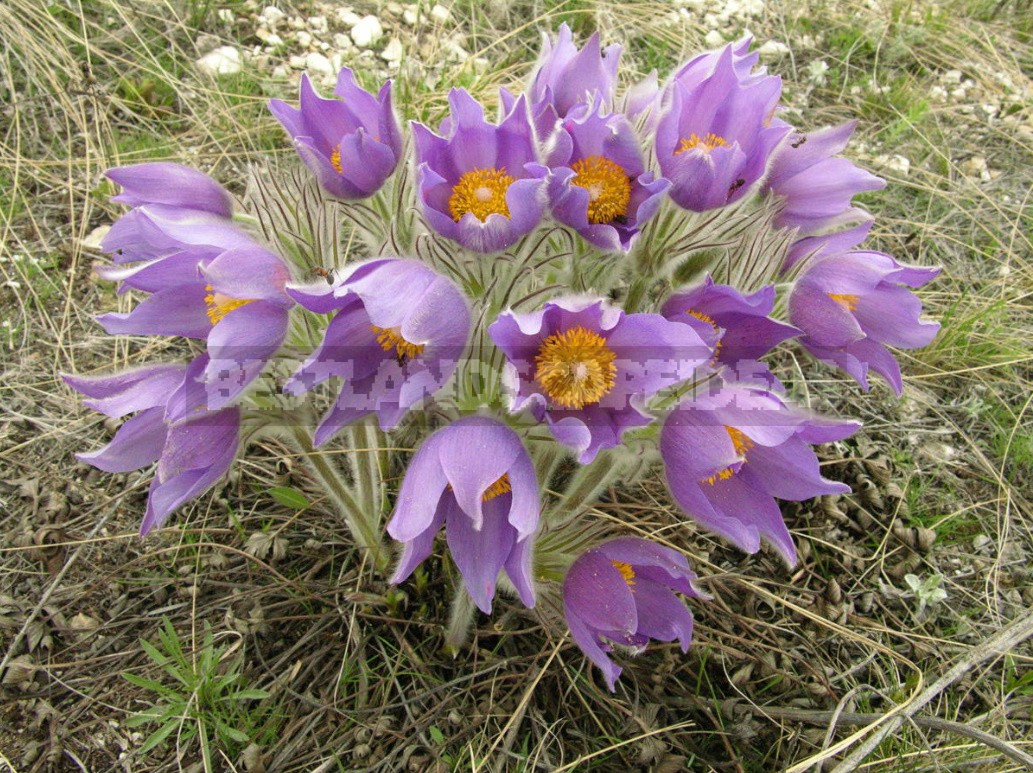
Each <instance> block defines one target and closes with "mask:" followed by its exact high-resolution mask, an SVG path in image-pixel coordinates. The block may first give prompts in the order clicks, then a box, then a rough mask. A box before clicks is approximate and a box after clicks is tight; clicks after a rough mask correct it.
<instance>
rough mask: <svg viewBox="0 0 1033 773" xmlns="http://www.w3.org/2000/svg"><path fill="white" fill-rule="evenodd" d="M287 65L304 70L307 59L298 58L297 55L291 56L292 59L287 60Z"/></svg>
mask: <svg viewBox="0 0 1033 773" xmlns="http://www.w3.org/2000/svg"><path fill="white" fill-rule="evenodd" d="M287 64H289V65H290V66H291V67H292V68H293V69H295V70H304V69H305V57H303V56H298V55H297V54H295V55H293V56H291V58H290V59H288V60H287Z"/></svg>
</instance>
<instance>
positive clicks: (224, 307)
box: [204, 285, 254, 325]
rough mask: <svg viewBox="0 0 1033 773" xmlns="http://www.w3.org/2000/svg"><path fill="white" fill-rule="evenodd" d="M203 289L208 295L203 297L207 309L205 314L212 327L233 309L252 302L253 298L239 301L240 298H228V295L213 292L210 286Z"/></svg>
mask: <svg viewBox="0 0 1033 773" xmlns="http://www.w3.org/2000/svg"><path fill="white" fill-rule="evenodd" d="M204 289H205V292H206V293H208V294H207V295H206V296H205V297H204V305H205V306H207V307H208V308H207V309H206V311H205V313H206V314H207V315H208V321H209V322H211V323H212V324H213V325H217V324H218V323H219V322H220V321H221V320H222V318H223V317H225V316H226V315H227V314H229V313H230V312H231V311H233V310H234V309H239V308H240V307H241V306H246V305H247V304H249V303H251V302H252V301H253V300H254V299H253V298H251V299H244V300H241V299H240V298H230V297H229V296H228V295H223V294H222V293H217V292H215V291H214V290H213V289H212V286H211V285H205V286H204Z"/></svg>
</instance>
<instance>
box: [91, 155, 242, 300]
mask: <svg viewBox="0 0 1033 773" xmlns="http://www.w3.org/2000/svg"><path fill="white" fill-rule="evenodd" d="M105 175H106V176H107V177H108V178H109V179H111V180H112V181H113V182H116V183H118V184H119V185H121V186H122V188H123V190H122V193H120V194H119V195H117V196H113V197H112V199H111V200H112V201H117V202H121V203H123V204H128V205H130V206H131V207H133V209H132V210H131V211H130V212H128V213H127V214H125V215H123V216H122V217H120V218H119V219H118V220H117V221H116V222H115V223H114V224H113V225H112V226H111V229H110V230H109V231H108V233H107V234H106V235H105V236H104V239H103V240H102V241H101V249H102V250H103V251H104V252H106V253H108V254H110V255H111V259H112V260H113V261H114V262H115V263H116V264H124V263H137V262H139V265H136V266H133V267H121V266H120V265H116V266H114V267H102V268H100V269H98V271H97V273H98V274H100V275H101V276H103V277H104V278H105V279H111V280H113V281H123V282H125V283H126V285H125V287H126V289H128V288H129V287H134V288H137V289H141V290H147V291H148V292H151V290H149V286H150V285H152V284H154V283H155V282H160V281H162V277H164V276H165V275H176V274H182V273H184V272H189V271H190V270H191V269H193V268H194V267H196V265H197V264H198V263H200V262H202V261H204V260H209V259H211V258H214V257H215V256H216V255H218V254H219V253H220V252H222V251H223V250H227V249H232V248H237V247H247V246H251V245H254V243H255V242H254V240H253V239H252V238H251V237H250V236H249V235H248V234H247V233H246V232H244V231H243V230H241V229H240V228H238V227H237V226H236V225H234V224H233V220H232V219H231V215H232V198H231V197H230V194H229V193H228V192H227V191H226V190H225V189H224V188H223V187H222V186H221V185H219V184H218V183H217V182H216V181H215V180H213V179H212V178H211V177H209V176H208V175H206V174H202V173H201V172H198V171H197V170H196V169H191V168H190V167H186V166H182V165H180V164H172V163H168V162H154V163H146V164H134V165H131V166H122V167H115V168H113V169H109V170H107V171H106V172H105Z"/></svg>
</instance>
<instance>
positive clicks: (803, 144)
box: [764, 121, 886, 238]
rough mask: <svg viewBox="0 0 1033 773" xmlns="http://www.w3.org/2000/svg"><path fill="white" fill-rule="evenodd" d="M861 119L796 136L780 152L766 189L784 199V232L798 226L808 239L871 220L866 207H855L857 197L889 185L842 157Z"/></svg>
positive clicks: (780, 222)
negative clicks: (847, 225)
mask: <svg viewBox="0 0 1033 773" xmlns="http://www.w3.org/2000/svg"><path fill="white" fill-rule="evenodd" d="M856 126H857V121H848V122H847V123H843V124H840V125H839V126H830V127H827V128H825V129H819V130H818V131H814V132H810V133H808V134H796V135H793V136H790V137H789V138H788V140H787V141H786V142H785V143H784V144H783V145H782V146H781V147H780V148H779V150H778V151H776V152H775V154H774V157H773V159H772V162H771V169H770V172H769V174H768V178H767V180H766V181H765V183H764V187H765V189H766V190H770V191H771V192H772V193H774V194H775V195H776V196H781V197H782V198H784V199H785V202H784V208H783V210H782V211H781V213H779V215H778V218H777V219H776V220H775V225H777V226H778V227H780V228H798V229H799V232H798V234H797V236H798V237H799V238H804V237H807V236H813V235H815V234H820V233H824V232H826V231H828V230H830V229H836V228H840V227H842V226H843V225H845V224H847V223H852V222H857V221H859V220H864V221H867V220H871V215H869V214H868V213H867V212H866V211H864V210H863V209H859V208H857V207H853V206H851V201H852V200H853V198H854V196H855V195H857V194H858V193H862V192H864V191H875V190H879V189H880V188H885V187H886V181H885V180H883V179H882V178H881V177H876V176H875V175H873V174H871V173H870V172H866V171H865V170H864V169H861V168H860V167H858V166H856V165H855V164H854V163H853V162H851V161H849V160H847V159H845V158H841V157H839V155H838V154H839V153H842V152H843V149H844V148H845V147H846V144H847V142H848V141H849V140H850V135H851V134H853V132H854V128H855V127H856Z"/></svg>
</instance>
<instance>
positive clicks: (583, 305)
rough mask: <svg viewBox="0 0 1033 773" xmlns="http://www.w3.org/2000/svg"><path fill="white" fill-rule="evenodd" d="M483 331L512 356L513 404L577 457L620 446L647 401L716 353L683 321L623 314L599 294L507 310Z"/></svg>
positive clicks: (640, 421)
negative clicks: (541, 423)
mask: <svg viewBox="0 0 1033 773" xmlns="http://www.w3.org/2000/svg"><path fill="white" fill-rule="evenodd" d="M488 334H489V335H490V336H491V339H492V341H494V342H495V345H496V346H497V347H498V348H499V349H501V350H502V353H503V354H505V355H506V358H507V360H508V361H509V362H508V364H507V366H506V376H505V378H506V380H507V382H508V386H509V387H510V389H511V391H512V403H511V406H510V409H511V410H513V411H519V410H522V409H524V408H530V410H531V413H532V414H533V416H534V417H535V419H536V420H538V421H541V420H542V419H545V420H546V421H547V422H548V424H549V427H550V429H551V430H552V433H553V435H554V436H555V437H556V439H557V440H559V441H560V442H561V443H563V444H564V445H567V446H569V447H570V448H572V449H574V450H575V451H576V452H577V453H578V458H579V460H580V462H581V463H582V464H589V463H590V462H591V461H592V460H593V459H594V458H595V456H596V454H597V453H598V452H599V451H600V450H602V449H604V448H613V447H615V446H617V445H618V444H619V443H620V440H621V436H622V435H623V434H624V432H625V431H626V430H628V429H630V428H632V427H641V426H645V425H646V424H649V423H650V422H651V421H652V417H650V416H649V415H648V414H647V413H645V412H644V411H643V410H642V408H643V406H644V404H645V401H646V400H647V399H648V398H649V397H651V396H653V395H654V394H656V393H657V392H658V391H660V390H661V389H664V388H665V387H668V386H672V385H674V384H677V383H678V382H680V381H684V380H685V379H688V378H690V377H691V376H692V375H693V374H694V373H695V371H696V368H698V367H699V366H700V365H702V364H704V363H706V362H707V361H708V360H709V359H710V357H711V356H712V354H713V351H712V349H710V347H708V346H707V345H706V344H705V343H704V342H703V340H702V339H701V338H700V336H699V335H698V334H697V333H696V332H695V331H694V330H693V329H692V328H691V327H689V326H688V325H683V324H680V323H678V322H669V321H668V320H666V319H664V318H663V317H661V316H660V315H658V314H625V313H624V311H623V310H621V309H617V308H613V307H610V306H608V305H606V303H605V302H604V301H602V300H598V299H585V298H565V299H559V300H555V301H549V302H548V303H546V304H545V307H544V308H543V309H542V310H540V311H537V312H533V313H528V314H525V313H517V312H513V311H510V312H506V313H504V314H501V315H499V318H498V319H497V320H496V321H495V322H493V323H492V324H491V326H490V327H489V328H488Z"/></svg>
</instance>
